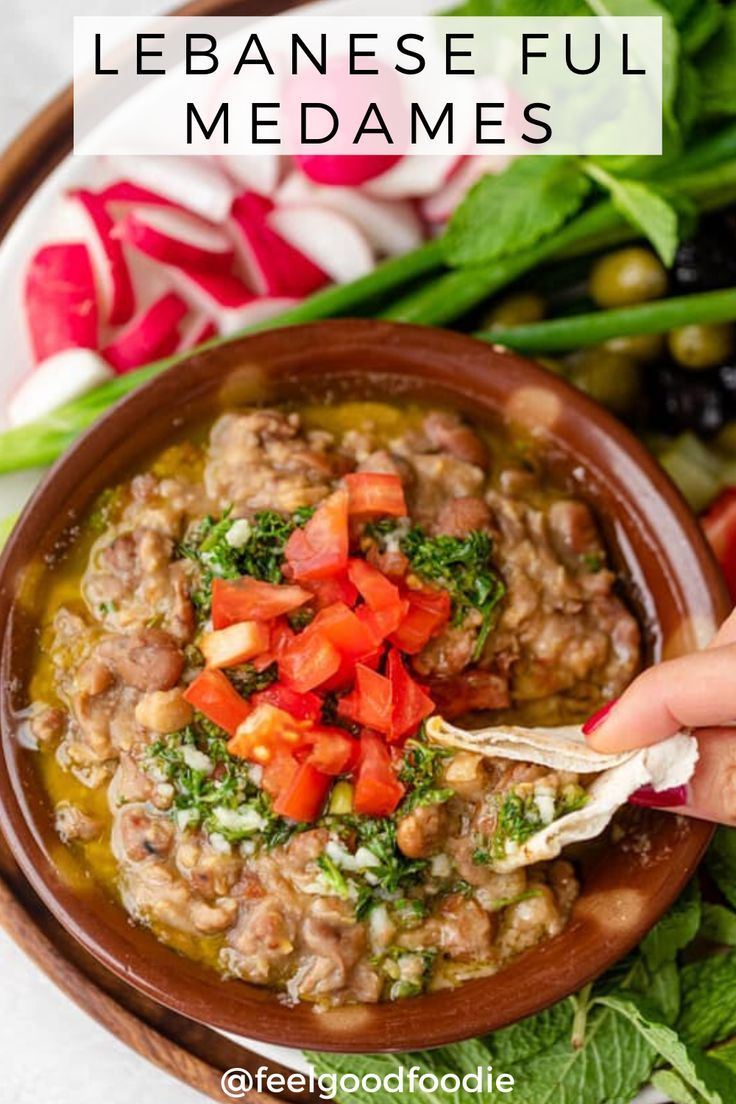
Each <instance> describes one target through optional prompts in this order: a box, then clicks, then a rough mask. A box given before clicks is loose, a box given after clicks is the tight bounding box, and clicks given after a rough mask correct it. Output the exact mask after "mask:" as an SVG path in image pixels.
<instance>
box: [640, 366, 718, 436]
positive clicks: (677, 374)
mask: <svg viewBox="0 0 736 1104" xmlns="http://www.w3.org/2000/svg"><path fill="white" fill-rule="evenodd" d="M650 398H651V416H652V421H653V422H654V428H656V429H658V430H661V431H662V432H664V433H673V434H676V433H681V432H682V431H683V430H686V429H690V430H693V432H695V433H699V434H702V435H703V436H706V437H709V436H712V435H713V434H715V433H718V431H719V430H720V429H721V428H722V426H723V425H724V423H725V422H726V420H727V419H728V417H729V413H730V406H731V405H732V404H731V403H729V401H728V396H727V395H726V393H725V391H724V389H723V387H722V385H721V382H720V380H719V378H718V370H716V371H715V372H698V373H697V374H696V373H694V372H689V371H687V369H685V370H683V369H680V368H677V367H675V366H674V365H670V364H663V365H659V366H658V367H657V368H655V369H654V371H653V373H652V388H651V395H650Z"/></svg>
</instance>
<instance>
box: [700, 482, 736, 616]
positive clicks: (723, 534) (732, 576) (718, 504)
mask: <svg viewBox="0 0 736 1104" xmlns="http://www.w3.org/2000/svg"><path fill="white" fill-rule="evenodd" d="M700 520H701V524H702V526H703V529H704V530H705V535H706V537H707V538H708V541H709V543H710V546H711V548H712V549H713V551H714V553H715V557H716V559H717V560H718V563H719V564H720V565H721V571H722V572H723V574H724V576H725V579H726V585H727V586H728V590H729V593H730V595H731V598H732V599H733V601H734V602H736V487H727V488H726V490H725V491H722V492H721V494H719V496H718V498H717V499H716V500H715V502H714V503H713V505H712V506H710V507H709V509H708V510H706V512H705V513H704V514H703V516H702V517H701V519H700Z"/></svg>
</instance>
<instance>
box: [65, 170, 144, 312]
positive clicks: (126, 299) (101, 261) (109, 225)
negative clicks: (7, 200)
mask: <svg viewBox="0 0 736 1104" xmlns="http://www.w3.org/2000/svg"><path fill="white" fill-rule="evenodd" d="M70 199H72V200H76V201H77V202H78V203H79V204H80V205H81V207H82V208H83V210H84V211H85V213H86V215H87V217H88V219H89V221H90V223H91V226H92V230H93V233H94V240H93V241H90V243H89V249H90V256H91V258H92V260H93V263H94V262H96V263H95V264H94V267H95V268H96V269H97V271H98V274H99V277H100V282H101V284H103V285H104V296H103V297H104V299H105V301H106V304H107V321H108V322H109V323H110V325H111V326H121V325H122V324H123V323H124V322H127V321H128V320H129V319H130V318H131V316H132V314H133V311H134V310H135V295H134V293H133V283H132V281H131V279H130V272H129V271H128V265H127V262H126V260H125V254H124V253H123V247H122V245H121V243H120V241H119V239H118V238H117V237H116V236H115V234H114V232H113V227H114V223H113V220H112V218H111V217H110V215H109V214H108V212H107V209H106V207H105V202H104V200H103V199H101V197H100V196H98V195H96V194H95V193H94V192H89V191H87V190H86V189H85V188H80V189H79V190H78V191H75V192H71V193H70Z"/></svg>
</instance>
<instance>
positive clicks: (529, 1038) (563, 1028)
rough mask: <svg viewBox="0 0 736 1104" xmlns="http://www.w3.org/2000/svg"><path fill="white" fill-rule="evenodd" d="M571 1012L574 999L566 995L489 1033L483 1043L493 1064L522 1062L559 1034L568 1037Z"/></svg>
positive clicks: (505, 1066)
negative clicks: (541, 1010) (542, 1009)
mask: <svg viewBox="0 0 736 1104" xmlns="http://www.w3.org/2000/svg"><path fill="white" fill-rule="evenodd" d="M574 1013H575V1005H574V1000H573V998H572V997H568V999H567V1000H564V1001H560V1002H559V1003H558V1004H553V1005H552V1007H551V1008H546V1009H545V1010H544V1011H543V1012H539V1013H538V1014H537V1015H536V1016H529V1017H528V1018H527V1019H525V1020H519V1022H518V1023H515V1024H511V1026H510V1027H504V1028H502V1030H501V1031H496V1032H494V1034H493V1035H489V1036H488V1037H487V1038H486V1039H485V1044H486V1046H487V1047H488V1049H489V1050H490V1052H491V1054H492V1056H493V1064H494V1066H495V1067H496V1068H497V1069H501V1070H505V1069H506V1068H507V1067H508V1066H510V1065H512V1064H513V1063H515V1062H524V1061H526V1059H527V1058H531V1057H532V1055H534V1054H538V1053H539V1052H540V1050H546V1049H547V1047H550V1046H552V1044H553V1043H556V1042H557V1040H558V1039H560V1038H561V1037H562V1036H563V1035H565V1036H566V1037H567V1038H569V1037H570V1032H571V1031H572V1021H573V1016H574Z"/></svg>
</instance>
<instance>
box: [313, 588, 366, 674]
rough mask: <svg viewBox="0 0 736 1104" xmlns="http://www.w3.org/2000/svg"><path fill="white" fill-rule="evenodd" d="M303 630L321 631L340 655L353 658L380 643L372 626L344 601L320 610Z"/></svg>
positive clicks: (357, 657)
mask: <svg viewBox="0 0 736 1104" xmlns="http://www.w3.org/2000/svg"><path fill="white" fill-rule="evenodd" d="M305 632H307V633H312V632H320V633H322V634H323V635H324V636H326V637H327V639H328V640H329V641H331V643H332V644H334V645H335V647H336V648H337V650H338V651H339V652H340V654H341V655H343V656H345V657H347V658H349V659H350V658H352V659H353V660H356V659H360V657H361V656H364V655H368V653H369V652H373V651H375V649H376V648H377V647H378V645H379V644H380V643H381V640H380V638H379V637H377V636H376V633H375V632H374V630H373V629H372V627H371V626H370V625H368V624H366V622H365V621H362V620H361V619H360V618H359V617H358V616H357V614H356V613H354V612H353V610H351V609H349V608H348V607H347V606H346V605H345V603H344V602H335V603H333V605H331V606H327V608H326V609H323V610H320V612H319V613H318V614H317V616H316V617H315V619H314V621H312V623H311V625H309V626H308V627H307V628H306V629H305Z"/></svg>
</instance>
